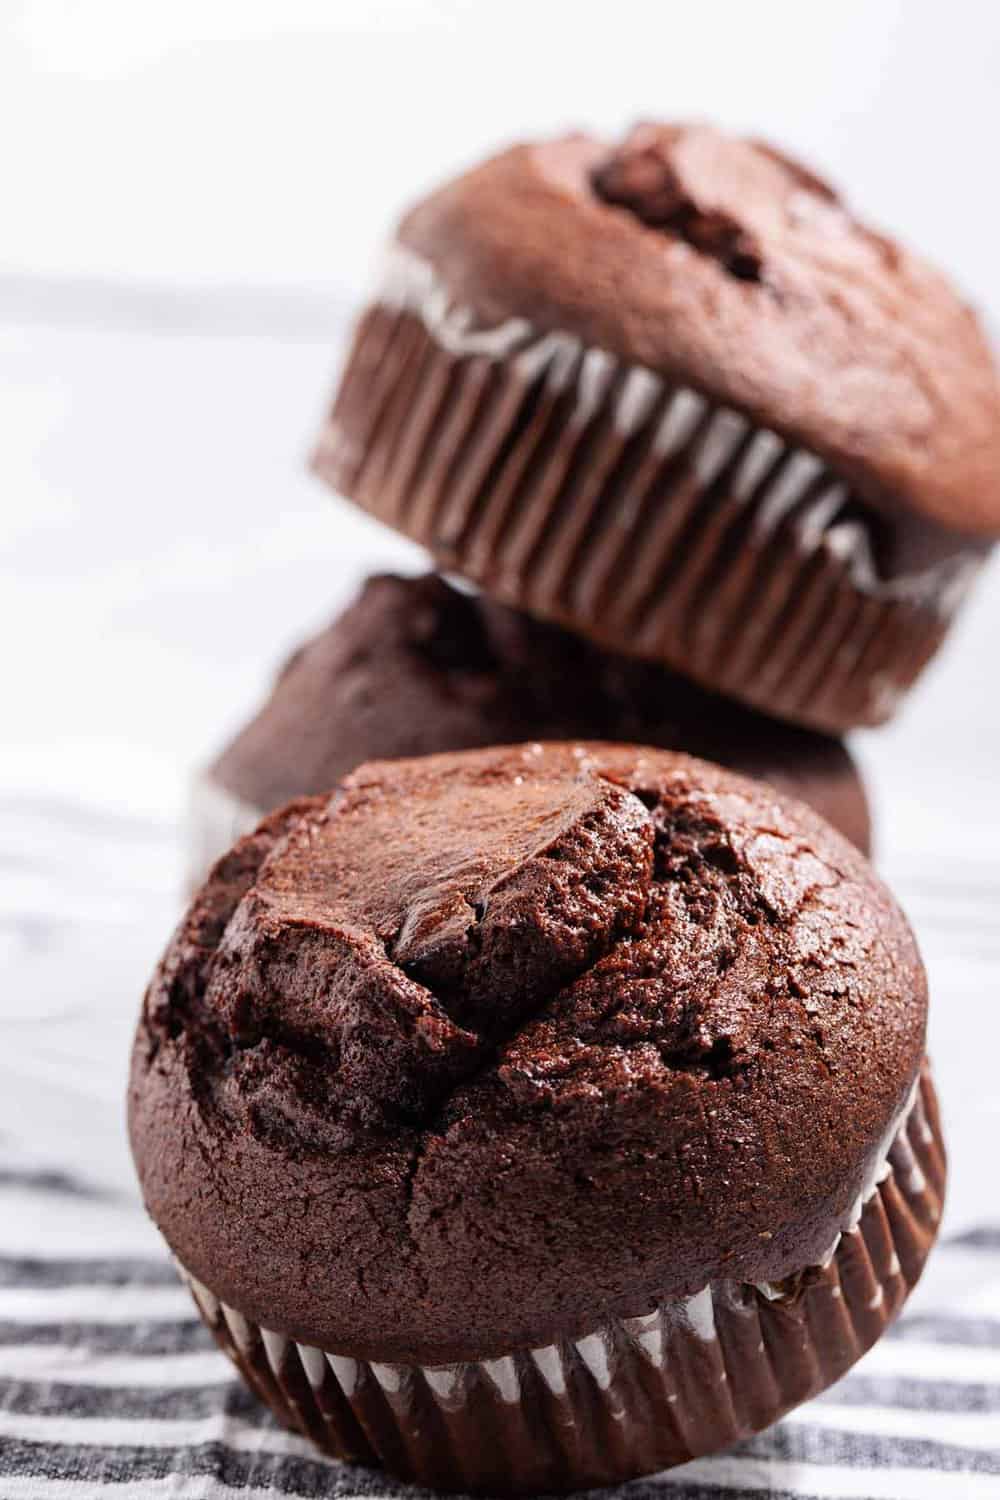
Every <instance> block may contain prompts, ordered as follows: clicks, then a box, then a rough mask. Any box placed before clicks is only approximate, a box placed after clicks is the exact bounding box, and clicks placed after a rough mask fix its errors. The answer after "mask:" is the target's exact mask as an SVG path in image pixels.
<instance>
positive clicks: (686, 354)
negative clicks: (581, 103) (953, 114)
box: [399, 124, 1000, 536]
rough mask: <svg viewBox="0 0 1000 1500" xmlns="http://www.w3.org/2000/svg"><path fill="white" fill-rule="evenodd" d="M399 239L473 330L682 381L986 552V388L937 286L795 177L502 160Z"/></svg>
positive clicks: (987, 359) (864, 489) (735, 145)
mask: <svg viewBox="0 0 1000 1500" xmlns="http://www.w3.org/2000/svg"><path fill="white" fill-rule="evenodd" d="M399 239H400V241H401V242H402V243H403V244H404V245H405V246H407V247H409V249H410V250H412V251H415V252H417V254H419V255H420V256H421V257H423V258H424V259H426V260H428V261H430V262H431V263H432V265H433V267H434V268H435V271H436V273H437V275H438V276H439V277H440V278H441V280H442V281H443V283H444V286H445V288H446V289H447V292H448V294H449V296H450V297H452V298H454V299H456V300H458V301H460V302H463V303H466V304H468V305H470V306H471V307H472V308H473V309H474V310H475V312H476V314H477V315H478V317H479V318H480V319H482V320H484V321H486V322H495V321H500V320H504V319H509V318H520V319H525V320H527V321H528V322H529V323H530V324H531V325H532V326H534V327H536V328H538V329H540V330H545V331H549V332H551V331H555V330H561V331H563V332H565V333H569V334H571V335H573V336H575V337H577V338H580V339H582V340H583V341H584V342H585V343H587V344H592V345H596V346H598V347H601V348H604V349H606V350H609V351H610V352H611V353H613V354H615V355H617V356H618V357H619V358H622V359H626V360H629V361H633V362H636V363H638V364H640V365H643V366H647V367H649V368H650V369H652V370H654V371H657V372H659V373H661V374H662V375H664V376H665V377H666V378H667V379H668V380H676V381H679V382H683V383H690V384H691V385H692V386H694V387H695V388H696V389H698V390H699V391H701V392H702V393H703V394H704V395H707V396H709V397H710V398H711V399H713V400H717V401H720V402H723V403H726V404H730V405H733V406H736V407H737V408H739V409H740V410H742V411H743V412H745V413H747V414H748V415H750V416H751V417H752V418H754V419H755V420H756V421H757V422H759V423H761V424H763V425H764V426H766V427H770V428H773V429H774V430H775V431H778V432H780V433H781V434H782V435H783V436H785V437H786V438H789V439H792V440H794V441H796V442H800V443H802V444H804V445H805V446H806V447H807V448H809V449H810V450H812V451H814V452H816V453H818V454H819V455H821V456H822V457H824V458H825V459H826V460H827V461H828V462H829V463H830V464H831V465H832V466H833V467H834V468H836V469H837V470H839V472H841V473H842V474H843V476H844V477H846V478H847V479H849V480H850V481H851V482H852V484H853V485H854V486H855V488H856V489H857V491H858V492H859V493H860V494H862V495H864V496H865V497H866V498H868V499H869V500H870V501H872V502H873V503H875V504H877V505H879V506H881V507H882V508H883V509H885V510H887V511H889V512H890V513H893V512H895V511H898V510H899V509H903V510H904V511H906V512H908V513H910V514H912V515H919V516H923V517H924V518H926V519H929V520H931V521H933V522H936V523H938V524H940V525H942V526H944V527H945V528H946V529H948V530H954V531H956V532H959V533H964V534H967V535H973V534H979V535H981V536H990V535H995V534H997V533H1000V380H998V375H997V369H996V366H995V364H994V362H993V359H992V357H991V354H990V350H989V348H988V346H987V343H986V341H985V339H984V336H983V334H982V331H981V329H980V327H979V324H978V323H977V320H976V318H975V316H974V314H973V313H972V312H971V310H970V309H969V308H968V307H967V306H965V305H964V303H963V302H962V301H961V299H960V298H959V297H958V296H957V294H956V293H955V291H954V290H953V289H952V287H951V286H950V285H949V283H948V282H947V281H946V280H945V279H944V278H943V277H942V276H941V275H940V274H939V273H937V272H936V271H935V270H933V269H932V268H931V267H930V266H928V265H927V264H926V263H925V262H924V261H923V260H921V259H919V258H918V257H916V256H915V255H912V254H910V253H909V252H908V251H907V250H905V249H903V248H902V247H901V246H900V245H898V244H897V243H896V242H895V241H894V240H892V239H889V238H888V237H886V236H885V235H883V234H879V233H877V232H876V231H874V230H872V229H870V228H868V227H867V226H866V225H864V224H862V223H861V222H860V221H859V220H858V219H856V218H855V217H854V216H853V215H852V214H851V213H850V211H849V210H848V209H847V207H846V206H845V204H844V203H843V201H842V200H841V199H840V198H839V197H838V196H837V194H836V193H835V192H834V190H833V189H832V188H831V187H829V186H828V185H827V184H826V183H825V182H823V181H822V179H821V178H819V177H817V176H816V175H815V174H814V173H813V172H811V171H809V170H807V169H806V168H805V167H803V166H801V165H800V164H799V163H798V162H796V161H794V160H792V159H791V158H789V157H787V156H785V155H783V154H782V153H781V152H779V151H776V150H775V149H774V148H772V147H770V146H768V145H765V144H762V143H760V142H756V141H749V140H741V139H738V138H736V137H733V136H729V135H725V134H722V133H720V132H719V131H717V130H714V129H711V128H709V127H708V126H704V125H684V124H672V125H661V124H645V125H640V126H638V127H637V128H636V129H635V130H633V131H632V133H631V134H630V135H628V136H627V138H626V139H625V140H624V141H623V142H622V143H621V144H620V145H618V146H611V145H609V144H607V143H605V142H603V141H598V140H595V139H593V138H592V137H590V136H587V135H582V134H580V135H572V136H568V137H565V138H563V139H560V140H554V141H548V142H543V143H541V144H533V145H527V144H526V145H518V146H514V147H513V148H511V149H509V150H507V151H504V152H503V153H501V154H500V155H499V156H496V157H493V158H492V159H491V160H489V161H487V162H485V163H484V164H482V165H481V166H478V167H476V168H474V169H473V170H472V171H470V172H467V173H466V174H465V175H464V176H462V177H459V178H458V179H456V180H455V181H453V182H451V183H449V184H447V185H446V186H445V187H443V188H441V189H439V190H438V191H437V192H435V193H433V194H432V195H431V196H430V197H429V198H427V199H425V200H424V201H423V202H421V203H419V204H418V205H417V206H416V207H415V208H413V209H412V210H411V212H410V213H409V214H408V215H407V216H406V217H405V218H404V220H403V222H402V224H401V226H400V230H399Z"/></svg>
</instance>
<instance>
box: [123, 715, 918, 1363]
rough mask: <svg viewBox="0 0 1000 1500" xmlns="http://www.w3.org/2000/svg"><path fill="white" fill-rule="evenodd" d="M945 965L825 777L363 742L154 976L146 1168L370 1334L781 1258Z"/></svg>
mask: <svg viewBox="0 0 1000 1500" xmlns="http://www.w3.org/2000/svg"><path fill="white" fill-rule="evenodd" d="M925 1015H926V987H925V979H924V973H923V969H922V967H921V964H920V960H919V957H918V954H917V951H916V948H915V946H914V942H913V939H912V936H911V934H910V931H909V928H908V927H907V924H906V922H905V920H904V918H903V917H902V916H901V914H900V912H899V910H898V909H897V907H896V905H895V904H894V902H893V900H892V898H891V897H890V895H889V894H888V892H887V891H886V890H885V888H884V887H883V886H882V885H881V883H880V882H879V881H878V880H877V879H876V877H875V876H874V875H873V873H872V871H871V870H870V868H869V866H868V865H867V863H866V862H865V860H864V859H863V858H862V856H861V855H859V854H858V853H857V851H856V850H855V849H853V847H852V846H850V845H849V844H848V843H847V842H846V841H845V840H844V839H842V838H841V837H840V836H839V835H838V834H836V833H835V832H834V831H833V830H832V829H830V828H829V827H828V826H827V825H826V824H825V823H823V821H822V820H821V819H819V818H817V817H816V816H815V815H814V814H813V813H812V812H810V811H809V810H808V809H807V808H805V807H804V806H803V805H801V804H798V803H796V802H794V801H792V800H788V801H785V800H782V799H780V798H779V797H778V796H777V795H776V794H775V793H774V792H772V791H770V790H769V789H768V788H766V787H764V786H761V785H758V784H756V783H754V782H751V781H747V780H744V779H742V778H740V777H737V776H734V775H732V774H730V773H728V772H725V771H722V770H720V769H718V768H716V767H713V766H709V765H707V764H705V763H703V762H700V761H697V760H693V759H691V758H689V757H686V756H683V755H676V754H672V753H670V752H666V751H657V750H644V749H636V748H634V747H627V746H610V745H597V744H591V745H568V744H566V745H550V746H546V747H542V746H539V745H529V746H518V747H508V748H505V749H493V750H486V751H472V752H465V753H461V754H453V755H441V756H432V757H428V758H426V759H423V760H411V761H403V762H374V763H372V764H369V765H366V766H362V767H360V768H359V769H358V770H357V771H356V772H355V773H354V774H353V775H351V776H350V777H348V778H347V779H346V780H345V781H344V783H343V784H342V786H341V787H340V789H339V790H338V791H337V792H336V794H335V795H334V796H332V797H330V798H323V799H320V798H317V799H313V800H306V801H303V802H300V803H298V804H294V805H291V806H289V807H288V808H285V809H284V810H282V811H281V812H278V813H276V814H273V815H272V816H271V817H270V818H269V819H267V820H266V821H265V822H264V823H263V824H262V825H261V827H260V828H259V829H258V831H257V832H256V833H255V834H252V835H250V836H249V837H247V838H246V839H244V840H242V841H241V842H240V843H239V844H237V845H236V847H235V848H234V850H233V851H232V852H231V853H230V854H229V855H228V856H226V857H225V858H223V859H222V860H221V861H220V862H219V863H218V864H217V865H216V867H215V869H214V870H213V872H212V874H211V876H210V877H209V879H208V881H207V883H206V884H205V886H204V887H203V889H202V890H201V892H200V893H199V894H198V896H197V897H196V899H195V901H194V903H193V905H192V906H191V909H190V910H189V912H188V914H187V916H186V917H185V918H184V920H183V921H182V923H181V924H180V927H179V928H178V930H177V932H176V934H175V936H174V938H173V940H172V942H171V944H170V946H169V948H168V950H167V952H166V955H165V957H164V958H163V960H162V962H161V964H160V967H159V969H158V971H157V973H156V975H155V977H154V979H153V982H152V984H151V986H150V989H149V991H148V994H147V996H146V1000H145V1004H144V1009H143V1014H142V1019H141V1023H140V1027H139V1033H138V1037H137V1040H136V1046H135V1052H134V1059H133V1076H132V1084H131V1090H130V1128H131V1137H132V1145H133V1151H134V1154H135V1158H136V1163H137V1166H138V1170H139V1175H140V1178H141V1181H142V1185H143V1190H144V1194H145V1198H146V1202H147V1205H148V1207H149V1210H150V1212H151V1213H152V1215H153V1217H154V1219H155V1220H156V1221H157V1223H158V1224H159V1226H160V1228H161V1229H162V1231H163V1232H164V1234H165V1236H166V1238H167V1240H168V1241H169V1243H170V1245H171V1247H172V1249H173V1250H174V1252H175V1253H176V1255H177V1256H178V1258H179V1260H180V1261H181V1262H182V1263H183V1264H184V1265H185V1266H186V1267H187V1268H188V1270H189V1271H191V1272H193V1274H194V1275H195V1276H197V1277H198V1278H200V1279H201V1280H202V1281H203V1282H205V1283H206V1285H207V1286H209V1287H210V1288H211V1289H212V1291H214V1292H215V1293H216V1294H217V1295H218V1296H220V1297H222V1298H223V1300H225V1301H227V1302H230V1303H232V1304H233V1305H235V1306H236V1307H237V1308H238V1309H239V1310H240V1311H241V1312H243V1313H244V1314H245V1315H247V1316H249V1317H252V1318H254V1319H256V1320H257V1321H259V1322H261V1323H263V1324H264V1325H265V1326H266V1327H269V1328H273V1329H277V1330H280V1331H282V1332H285V1333H288V1334H290V1335H291V1336H292V1337H295V1338H297V1339H299V1340H304V1341H306V1342H309V1343H313V1344H319V1345H321V1346H323V1347H325V1348H327V1349H330V1350H332V1351H335V1352H337V1351H339V1352H344V1353H349V1354H354V1355H358V1356H361V1357H367V1358H376V1359H404V1360H407V1359H408V1360H419V1361H420V1362H421V1363H430V1364H433V1363H438V1362H447V1361H450V1360H455V1359H463V1358H480V1357H487V1356H492V1355H498V1354H501V1353H503V1352H505V1351H509V1350H511V1349H513V1348H517V1347H526V1346H536V1345H539V1344H544V1343H547V1342H549V1341H550V1340H551V1339H553V1338H554V1337H556V1336H559V1335H567V1336H580V1335H582V1334H584V1333H586V1332H588V1331H589V1330H590V1329H592V1328H593V1327H594V1326H595V1325H596V1324H598V1323H599V1322H600V1321H602V1320H603V1319H604V1317H605V1316H607V1315H609V1314H615V1313H617V1314H619V1315H622V1316H633V1315H640V1314H642V1313H644V1312H648V1311H650V1310H651V1308H652V1305H653V1301H654V1299H659V1298H663V1297H672V1296H687V1295H690V1294H693V1293H695V1292H696V1291H698V1290H699V1289H701V1288H702V1287H704V1285H705V1284H706V1283H707V1282H708V1281H709V1280H711V1279H716V1278H727V1279H729V1278H732V1279H735V1280H737V1281H744V1282H760V1281H768V1282H773V1281H777V1280H780V1279H782V1278H784V1277H786V1276H788V1275H791V1274H793V1273H795V1272H796V1271H799V1270H801V1269H802V1268H804V1267H807V1266H809V1265H811V1264H814V1263H816V1262H818V1261H820V1260H821V1259H822V1258H823V1257H824V1256H825V1255H826V1254H827V1253H828V1252H829V1251H830V1249H831V1246H832V1244H833V1243H834V1241H835V1239H836V1236H837V1233H838V1231H839V1230H840V1229H841V1228H843V1227H844V1226H845V1225H846V1224H847V1223H849V1222H851V1221H852V1216H853V1214H854V1213H856V1211H857V1202H858V1199H859V1196H860V1195H862V1194H864V1193H865V1192H867V1191H869V1190H870V1189H871V1186H872V1183H873V1181H874V1176H875V1174H876V1172H877V1170H878V1167H879V1164H880V1162H881V1161H882V1160H883V1159H884V1154H885V1151H886V1149H887V1146H888V1140H889V1139H890V1138H891V1135H892V1133H893V1131H894V1129H895V1128H896V1125H897V1124H898V1121H899V1119H900V1116H901V1112H902V1110H903V1109H904V1108H905V1105H906V1102H907V1100H908V1097H909V1095H910V1091H911V1088H912V1086H913V1083H914V1080H915V1078H916V1075H917V1071H918V1068H919V1065H920V1061H921V1058H922V1054H923V1047H924V1027H925Z"/></svg>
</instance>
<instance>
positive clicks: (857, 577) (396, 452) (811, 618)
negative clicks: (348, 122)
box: [314, 246, 982, 732]
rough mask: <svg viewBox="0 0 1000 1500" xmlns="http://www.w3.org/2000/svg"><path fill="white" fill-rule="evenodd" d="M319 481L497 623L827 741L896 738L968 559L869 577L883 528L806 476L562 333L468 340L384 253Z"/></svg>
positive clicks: (743, 424) (413, 271)
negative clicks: (626, 658) (430, 561)
mask: <svg viewBox="0 0 1000 1500" xmlns="http://www.w3.org/2000/svg"><path fill="white" fill-rule="evenodd" d="M314 466H315V468H316V470H317V471H318V472H319V473H320V474H321V475H322V476H323V477H324V478H325V479H327V480H328V481H329V483H330V484H331V485H332V486H333V487H334V488H335V489H337V490H338V491H340V492H341V493H342V494H344V495H346V496H347V497H348V498H350V499H352V500H354V501H356V502H357V503H358V504H359V505H361V506H363V507H364V508H365V509H366V510H368V511H370V512H371V513H372V514H373V515H375V516H378V517H379V518H380V519H381V520H383V521H385V522H386V523H387V524H388V525H390V526H393V527H395V528H396V529H397V530H398V531H401V532H403V533H405V534H406V535H407V536H410V537H412V538H413V539H414V540H415V541H417V542H420V543H421V544H422V545H423V546H425V547H427V548H428V549H429V551H430V552H431V553H433V555H434V557H435V558H436V560H437V562H438V563H439V565H441V566H442V567H444V568H452V569H454V570H456V571H457V572H459V573H462V574H464V575H465V576H466V577H468V578H471V579H473V580H474V581H475V582H476V583H478V584H480V585H481V586H482V588H483V589H484V590H486V591H487V592H489V593H492V594H494V595H495V596H497V597H498V598H501V599H503V600H505V601H506V602H507V603H509V604H512V605H515V606H517V607H519V608H522V609H526V610H529V611H534V612H535V613H536V614H539V615H542V616H546V617H549V618H551V619H554V620H557V621H558V622H560V623H561V624H563V625H566V626H568V627H569V628H571V629H572V628H575V629H577V630H580V631H582V632H583V633H584V634H586V635H589V636H591V637H593V638H594V639H596V640H598V641H599V642H600V643H601V644H603V645H605V646H607V647H609V648H613V649H617V650H625V651H631V652H633V653H634V654H636V655H639V656H646V657H649V658H651V659H654V660H659V661H663V662H665V663H666V664H667V665H669V666H670V667H673V668H675V669H676V670H679V671H682V672H686V673H688V675H689V676H692V677H694V678H696V679H697V680H698V681H699V682H701V683H702V684H703V685H704V686H706V687H709V688H711V689H714V690H715V691H719V692H723V693H729V694H730V695H732V696H734V697H737V698H741V699H744V700H745V701H747V702H749V703H752V704H753V705H755V706H756V707H758V708H761V709H763V710H765V711H766V712H768V713H771V714H776V715H778V716H780V717H784V718H788V719H792V720H794V721H796V722H799V723H804V724H810V725H814V726H816V727H818V728H820V729H826V730H832V731H834V732H839V731H842V730H844V729H848V728H850V727H852V726H854V725H862V724H877V723H880V722H882V721H883V720H885V719H887V718H889V717H890V715H891V714H892V712H893V711H894V709H895V707H896V704H897V702H898V700H899V698H900V697H901V696H902V694H903V693H905V692H906V690H907V689H908V688H909V687H910V685H911V684H912V682H913V681H914V680H915V678H916V677H917V676H918V675H919V674H920V672H921V670H922V669H923V667H924V666H925V665H926V663H927V661H928V660H929V659H930V657H931V656H933V654H934V652H935V651H936V650H937V648H938V646H939V645H940V644H941V641H942V639H943V638H944V635H945V633H946V631H947V629H948V625H949V622H950V619H951V617H952V615H953V613H954V611H955V609H956V608H957V606H958V604H959V602H960V600H961V598H962V596H963V595H964V593H965V591H966V589H967V587H968V585H969V583H970V581H971V579H972V577H973V576H974V574H975V572H976V570H977V568H978V565H979V563H980V562H981V560H982V559H981V554H980V553H979V552H976V551H975V550H973V549H971V548H969V547H967V546H961V545H960V544H958V543H952V542H951V540H950V539H949V538H947V536H945V535H944V534H943V533H942V534H941V538H939V539H938V541H937V543H936V546H937V550H938V551H939V552H943V553H944V554H946V555H942V556H940V557H939V559H938V560H937V561H935V562H933V563H931V564H928V565H925V566H923V567H922V568H921V569H919V570H917V571H912V572H908V573H905V574H902V575H899V576H893V577H885V576H882V574H881V572H880V570H879V566H878V564H877V562H876V557H875V550H874V547H873V537H874V536H875V535H876V534H877V530H878V527H879V525H880V524H884V523H880V522H879V520H878V518H877V517H876V516H875V514H874V512H873V511H872V510H871V508H870V507H868V506H866V505H865V504H863V503H862V502H861V501H860V500H859V498H858V496H857V495H856V494H854V493H853V492H852V490H851V487H850V485H849V484H848V483H847V482H846V481H845V480H844V479H843V478H841V477H840V476H838V475H837V474H835V473H834V472H833V471H832V470H831V469H830V468H829V467H828V465H826V464H825V463H824V461H823V460H822V459H820V458H819V457H817V456H816V455H815V454H813V453H810V452H808V451H806V450H805V449H803V448H801V447H796V446H794V445H793V444H790V443H788V442H786V441H785V440H784V439H782V438H781V437H779V436H778V434H777V433H775V432H772V431H770V430H768V429H765V428H761V427H757V426H754V425H753V423H752V422H751V421H750V420H749V419H748V418H747V417H746V416H745V415H743V414H741V413H740V412H738V411H735V410H733V409H731V408H728V407H725V406H722V405H718V404H713V403H712V402H711V401H709V400H707V399H706V398H705V397H704V396H702V395H700V394H698V393H697V392H696V391H694V390H692V389H690V388H688V387H686V386H683V385H676V384H675V385H671V384H669V383H668V382H667V381H665V380H664V379H663V378H662V377H660V376H658V375H656V374H654V373H653V372H652V371H650V370H648V369H644V368H642V367H640V366H637V365H630V364H628V363H625V362H624V361H621V360H619V359H616V358H615V357H613V356H612V355H610V354H608V353H607V352H606V351H604V350H602V349H596V348H587V347H585V346H584V345H582V344H581V343H580V341H579V340H577V339H574V338H573V337H571V336H570V335H568V334H562V333H547V334H543V333H541V332H539V331H538V330H537V329H534V328H532V326H531V325H530V324H528V323H527V322H525V321H524V320H522V319H509V320H508V321H506V322H504V323H501V324H499V325H496V326H493V327H484V326H483V325H482V322H481V321H480V320H477V318H476V316H475V314H474V313H473V311H472V310H471V309H469V308H467V307H463V306H458V305H455V304H453V303H452V302H451V301H450V300H449V298H448V296H447V293H446V292H445V290H444V289H443V288H442V287H441V285H440V284H439V283H438V282H437V281H436V280H435V277H434V273H433V271H432V269H431V267H430V266H429V265H428V264H427V263H426V262H425V261H422V260H420V259H419V258H418V257H416V256H415V255H413V254H412V253H411V252H409V251H407V250H405V249H404V248H403V247H401V246H396V247H395V248H394V250H393V252H392V254H391V256H390V259H389V268H388V271H387V276H386V281H385V284H384V286H383V287H382V288H381V290H380V291H379V293H378V295H377V300H376V301H375V302H374V304H373V305H372V306H371V307H370V308H369V310H368V312H367V313H366V314H365V316H364V317H363V318H362V320H361V323H360V325H359V328H358V330H357V334H356V337H355V341H354V345H353V348H352V350H351V353H350V355H349V358H348V361H347V365H346V368H345V371H344V375H343V379H342V382H341V385H340V389H339V391H338V394H337V396H336V399H335V402H334V406H333V410H332V413H331V415H330V418H329V421H328V422H327V424H326V426H325V428H324V429H323V431H322V433H321V436H320V439H319V443H318V446H317V449H316V452H315V456H314ZM907 524H909V523H907ZM913 524H916V523H915V522H914V523H913Z"/></svg>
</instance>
